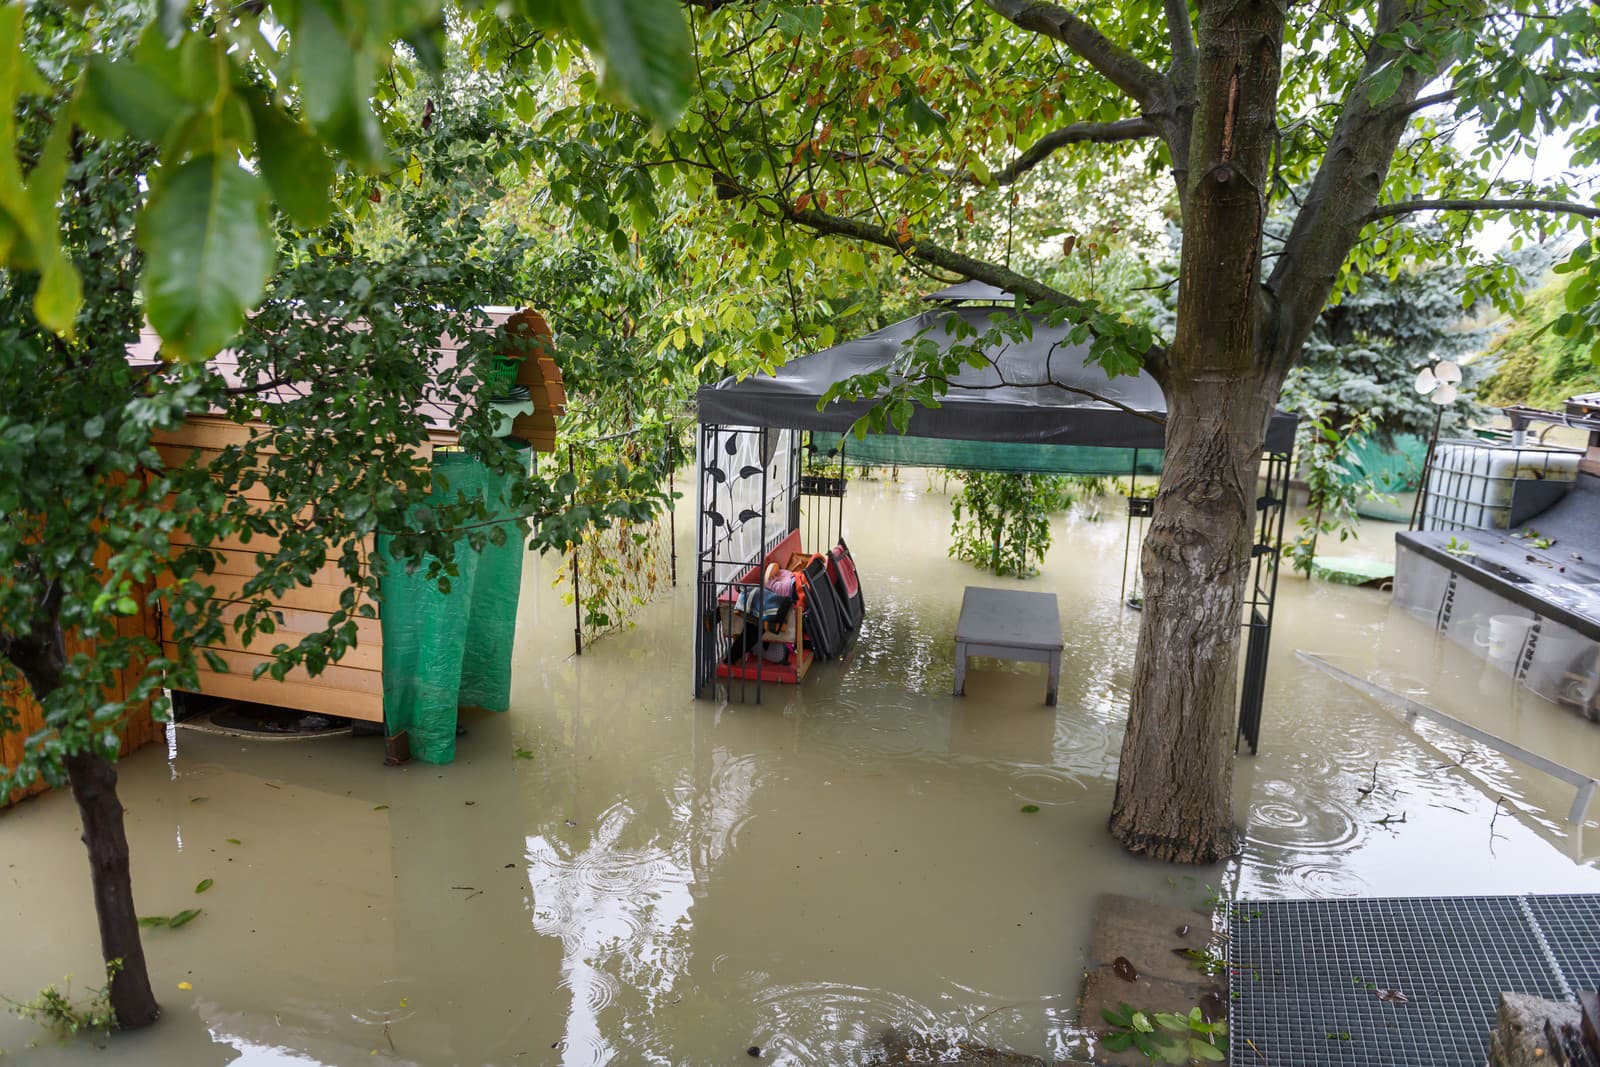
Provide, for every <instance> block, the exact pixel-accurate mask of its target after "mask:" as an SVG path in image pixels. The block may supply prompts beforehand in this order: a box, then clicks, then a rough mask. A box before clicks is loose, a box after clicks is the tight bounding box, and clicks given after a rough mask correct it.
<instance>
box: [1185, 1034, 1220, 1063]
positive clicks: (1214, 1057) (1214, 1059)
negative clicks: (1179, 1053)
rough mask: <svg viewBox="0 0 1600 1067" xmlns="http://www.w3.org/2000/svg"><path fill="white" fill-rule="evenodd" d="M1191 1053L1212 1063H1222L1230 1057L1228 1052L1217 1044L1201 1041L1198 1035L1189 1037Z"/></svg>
mask: <svg viewBox="0 0 1600 1067" xmlns="http://www.w3.org/2000/svg"><path fill="white" fill-rule="evenodd" d="M1189 1054H1190V1055H1191V1056H1194V1057H1197V1058H1198V1059H1202V1060H1208V1061H1210V1062H1211V1063H1221V1062H1223V1061H1224V1060H1226V1059H1227V1058H1228V1057H1227V1054H1226V1053H1224V1052H1223V1051H1222V1050H1221V1049H1219V1048H1218V1047H1217V1046H1215V1045H1213V1044H1212V1043H1211V1042H1209V1041H1201V1040H1200V1039H1199V1038H1198V1037H1195V1038H1190V1039H1189Z"/></svg>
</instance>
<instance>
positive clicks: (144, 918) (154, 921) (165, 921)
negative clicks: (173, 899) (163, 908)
mask: <svg viewBox="0 0 1600 1067" xmlns="http://www.w3.org/2000/svg"><path fill="white" fill-rule="evenodd" d="M171 924H172V916H170V915H141V916H139V925H140V926H170V925H171Z"/></svg>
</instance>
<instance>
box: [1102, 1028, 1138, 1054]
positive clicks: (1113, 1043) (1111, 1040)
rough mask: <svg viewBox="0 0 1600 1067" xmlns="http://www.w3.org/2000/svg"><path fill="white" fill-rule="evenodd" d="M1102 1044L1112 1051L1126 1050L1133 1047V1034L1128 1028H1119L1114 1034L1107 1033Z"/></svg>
mask: <svg viewBox="0 0 1600 1067" xmlns="http://www.w3.org/2000/svg"><path fill="white" fill-rule="evenodd" d="M1102 1044H1104V1045H1105V1047H1106V1048H1108V1049H1110V1050H1111V1051H1112V1052H1126V1051H1127V1050H1128V1049H1130V1048H1132V1047H1133V1034H1131V1033H1129V1032H1128V1031H1127V1030H1119V1031H1117V1032H1116V1033H1114V1034H1107V1035H1106V1036H1105V1039H1104V1041H1103V1042H1102Z"/></svg>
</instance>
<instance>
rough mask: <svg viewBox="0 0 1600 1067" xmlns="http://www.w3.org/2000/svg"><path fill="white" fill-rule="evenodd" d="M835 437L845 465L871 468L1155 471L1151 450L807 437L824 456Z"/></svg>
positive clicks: (1156, 457) (1155, 454)
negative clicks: (861, 465)
mask: <svg viewBox="0 0 1600 1067" xmlns="http://www.w3.org/2000/svg"><path fill="white" fill-rule="evenodd" d="M841 438H842V439H843V441H844V456H845V459H846V460H847V461H849V462H851V463H862V464H866V465H868V466H872V467H895V466H898V467H942V468H949V469H951V470H971V471H1013V472H1019V473H1025V474H1093V475H1118V474H1129V473H1134V472H1136V473H1138V474H1160V473H1161V451H1160V450H1159V449H1154V448H1140V449H1133V448H1097V447H1094V446H1092V445H1030V444H1022V443H1020V442H1015V441H961V440H953V439H949V438H943V437H914V436H911V435H909V434H905V435H902V434H887V433H869V434H867V435H866V436H865V437H862V438H857V437H855V436H854V435H842V434H836V433H823V432H821V431H813V432H812V434H811V442H812V444H814V445H816V447H817V448H818V450H819V452H820V453H821V454H824V455H825V454H826V453H827V452H829V451H831V450H833V449H836V448H838V447H839V442H840V440H841ZM817 458H820V456H818V457H817Z"/></svg>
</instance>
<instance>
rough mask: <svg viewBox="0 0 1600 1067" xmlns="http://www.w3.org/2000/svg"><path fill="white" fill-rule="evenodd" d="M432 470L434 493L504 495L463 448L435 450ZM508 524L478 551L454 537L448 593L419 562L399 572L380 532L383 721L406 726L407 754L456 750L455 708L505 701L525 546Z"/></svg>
mask: <svg viewBox="0 0 1600 1067" xmlns="http://www.w3.org/2000/svg"><path fill="white" fill-rule="evenodd" d="M433 469H434V471H435V473H437V474H440V475H443V481H442V482H440V483H436V486H435V489H434V492H435V495H436V497H438V498H440V499H444V498H448V499H451V500H453V499H455V495H456V493H458V492H460V493H466V494H467V495H468V496H469V497H481V498H485V499H487V500H489V501H490V502H491V504H492V505H500V504H501V503H502V502H503V501H504V500H505V498H506V489H507V486H506V484H505V482H504V480H503V479H502V477H501V476H500V475H497V474H495V473H494V472H492V471H490V470H489V469H488V468H487V467H485V466H484V465H483V464H482V463H480V462H479V461H478V460H476V459H474V458H473V457H472V456H469V455H468V454H466V453H465V452H443V453H437V454H436V455H435V456H434V460H433ZM502 513H503V512H502ZM506 532H507V537H506V539H505V543H504V544H502V545H498V546H497V545H493V544H487V545H485V546H484V547H483V549H482V550H481V551H473V549H472V547H471V546H470V545H469V544H468V543H467V539H466V538H465V537H463V538H462V539H461V540H459V541H457V542H456V550H455V562H456V566H457V567H458V568H459V571H460V573H459V574H458V575H457V576H455V577H452V578H451V579H450V592H448V593H442V592H440V591H439V587H438V585H437V584H436V583H434V582H431V581H428V580H427V578H426V577H425V576H424V574H425V568H426V564H424V566H423V567H419V568H418V570H417V571H416V572H415V573H414V574H409V575H408V574H406V572H405V567H404V566H403V565H402V564H400V563H398V562H396V561H395V560H394V558H393V557H392V556H391V555H390V551H389V546H390V543H391V539H390V538H389V537H387V536H379V538H378V554H379V555H380V556H382V557H383V559H384V562H385V563H386V564H387V565H388V573H386V574H385V575H384V577H383V579H382V582H381V589H382V594H383V717H384V723H385V726H386V727H387V729H388V732H389V733H390V734H397V733H400V732H401V731H405V732H406V733H407V734H409V735H410V741H411V755H412V757H413V758H415V759H419V760H422V761H423V762H425V763H449V762H450V761H451V760H452V759H454V758H455V754H456V710H457V709H458V708H460V707H481V708H487V709H489V710H491V711H505V710H506V709H507V708H509V707H510V705H511V645H512V640H513V638H514V637H515V635H516V629H517V599H518V596H519V594H520V592H521V589H522V558H523V556H525V555H526V554H527V553H526V550H525V549H524V547H523V543H522V538H521V537H520V536H519V535H518V531H517V530H516V528H515V526H513V525H508V528H507V531H506Z"/></svg>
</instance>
